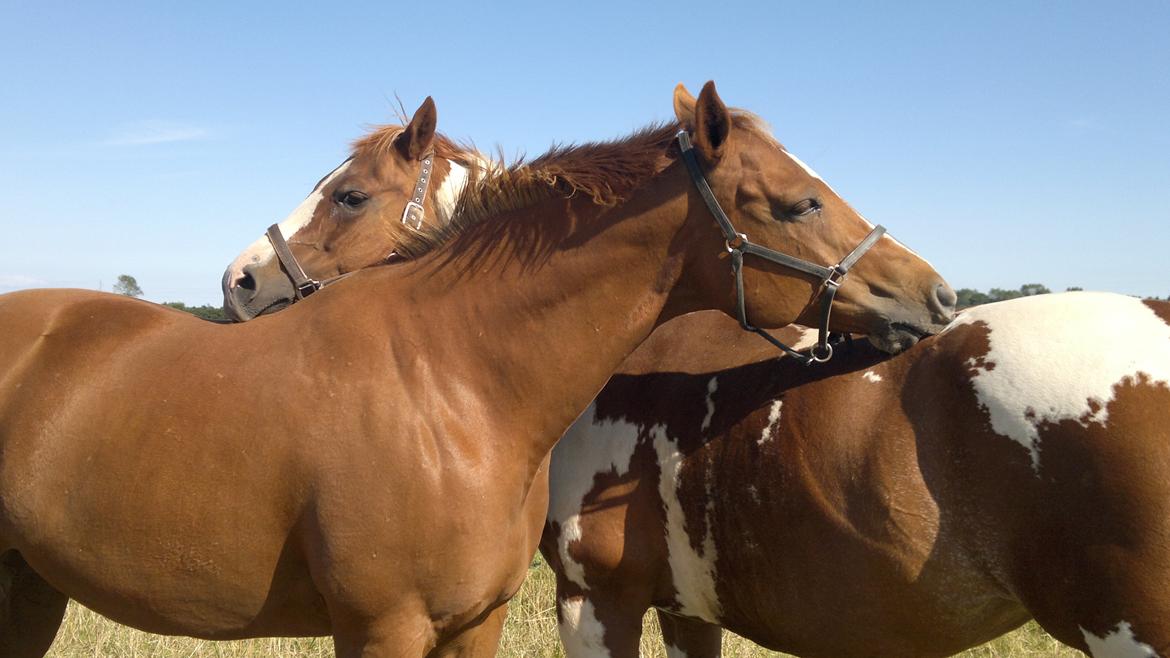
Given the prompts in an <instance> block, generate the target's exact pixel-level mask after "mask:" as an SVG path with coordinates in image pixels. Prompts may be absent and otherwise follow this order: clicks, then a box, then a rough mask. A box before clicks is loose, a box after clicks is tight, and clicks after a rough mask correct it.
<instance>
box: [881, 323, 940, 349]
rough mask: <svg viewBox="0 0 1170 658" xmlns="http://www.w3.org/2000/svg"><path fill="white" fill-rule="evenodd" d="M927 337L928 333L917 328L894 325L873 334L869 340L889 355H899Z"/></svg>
mask: <svg viewBox="0 0 1170 658" xmlns="http://www.w3.org/2000/svg"><path fill="white" fill-rule="evenodd" d="M927 335H929V334H928V332H926V331H923V330H921V329H919V328H917V327H914V326H911V325H908V324H902V323H894V324H891V325H888V326H886V327H885V329H884V330H882V331H875V332H871V333H870V334H869V335H868V336H867V338H869V343H870V344H871V345H873V346H874V347H876V348H878V349H879V350H881V351H883V352H885V353H887V354H897V353H899V352H904V351H906V350H908V349H910V348H911V347H914V346H915V345H916V344H918V341H919V340H921V339H922V338H924V337H926V336H927Z"/></svg>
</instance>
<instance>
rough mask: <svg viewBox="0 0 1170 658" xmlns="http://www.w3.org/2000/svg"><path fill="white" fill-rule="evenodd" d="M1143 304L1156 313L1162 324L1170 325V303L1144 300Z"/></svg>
mask: <svg viewBox="0 0 1170 658" xmlns="http://www.w3.org/2000/svg"><path fill="white" fill-rule="evenodd" d="M1142 303H1143V304H1145V305H1146V308H1149V309H1150V310H1151V311H1153V312H1154V315H1156V316H1158V317H1159V318H1161V319H1162V322H1165V323H1166V324H1168V325H1170V302H1163V301H1160V300H1157V299H1143V300H1142Z"/></svg>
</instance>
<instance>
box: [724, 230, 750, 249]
mask: <svg viewBox="0 0 1170 658" xmlns="http://www.w3.org/2000/svg"><path fill="white" fill-rule="evenodd" d="M735 237H736V238H738V239H739V242H736V243H735V244H734V245H732V244H731V240H724V241H723V247H724V248H725V249H727V253H729V254H730V253H731V252H733V251H735V250H737V249H741V248H743V246H744V245H745V244H747V243H748V236H747V233H736V234H735Z"/></svg>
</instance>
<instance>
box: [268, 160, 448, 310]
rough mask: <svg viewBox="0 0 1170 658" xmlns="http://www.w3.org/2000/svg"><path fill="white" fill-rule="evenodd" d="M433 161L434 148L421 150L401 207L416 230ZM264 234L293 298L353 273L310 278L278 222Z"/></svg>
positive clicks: (418, 227)
mask: <svg viewBox="0 0 1170 658" xmlns="http://www.w3.org/2000/svg"><path fill="white" fill-rule="evenodd" d="M434 161H435V152H434V151H427V152H426V153H424V154H423V156H422V165H421V166H420V167H419V171H418V178H417V179H416V180H415V181H414V187H413V188H412V189H411V191H410V201H407V202H406V207H405V208H403V210H402V223H403V224H405V225H406V226H407V227H408V228H411V229H413V230H415V231H421V230H422V227H423V218H424V217H425V214H424V211H423V205H422V204H423V200H424V199H426V198H427V188H428V187H429V186H430V184H431V172H432V171H433V170H434V165H433V163H434ZM264 234H265V235H267V236H268V241H269V242H270V243H272V249H273V251H275V252H276V257H277V258H278V259H279V260H280V264H281V265H282V266H283V267H284V272H285V274H286V275H288V279H289V281H291V282H292V285H293V290H294V291H296V297H297V299H296V301H300V300H302V299H304V298H305V297H308V296H309V295H311V294H313V293H315V292H317V291H318V290H320V289H322V288H324V287H325V286H327V285H329V284H331V283H336V282H337V281H339V280H341V279H344V278H345V277H347V276H349V275H350V274H352V272H346V273H345V274H339V275H337V276H333V277H329V278H328V279H325V280H322V281H318V280H316V279H313V278H310V277H309V276H308V275H307V274H305V269H304V268H303V267H301V264H300V263H299V262H297V257H296V256H294V255H293V252H292V250H291V249H289V248H288V242H286V241H285V239H284V234H283V233H281V232H280V225H279V224H273V225H272V226H269V227H268V230H267V231H265V233H264Z"/></svg>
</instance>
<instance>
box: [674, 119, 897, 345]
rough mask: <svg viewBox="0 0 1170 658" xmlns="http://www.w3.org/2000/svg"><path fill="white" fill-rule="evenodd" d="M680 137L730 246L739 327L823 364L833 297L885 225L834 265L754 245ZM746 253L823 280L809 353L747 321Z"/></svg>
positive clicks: (685, 136)
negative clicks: (818, 318)
mask: <svg viewBox="0 0 1170 658" xmlns="http://www.w3.org/2000/svg"><path fill="white" fill-rule="evenodd" d="M677 139H678V145H679V149H680V150H681V152H682V159H683V162H685V163H686V166H687V171H688V172H690V175H691V180H692V181H694V183H695V188H696V189H697V190H698V192H699V196H701V197H702V198H703V201H704V203H706V204H707V209H708V210H710V211H711V214H712V215H713V216H714V217H715V222H716V223H717V224H719V229H720V230H721V231H722V232H723V237H724V241H725V242H724V244H725V245H726V247H727V251H728V252H729V253H730V254H731V270H732V272H733V273H734V274H735V298H736V315H737V316H738V318H737V319H738V320H739V326H741V327H743V328H744V329H746V330H747V331H751V332H754V333H757V334H759V335H760V336H761V337H763V338H764V339H765V340H767V341H768V342H769V343H771V344H772V345H775V346H776V347H777V348H779V349H781V350H783V351H784V352H786V353H787V354H789V355H791V356H793V357H795V358H797V359H800V360H801V361H803V362H805V363H813V362H817V363H823V362H825V361H828V360H829V359H830V358H832V356H833V345H832V343H830V342H829V314H830V313H831V311H832V309H833V299H834V298H836V296H837V289H838V288H840V287H841V283H842V281H843V280H844V279H845V275H846V274H848V273H849V269H850V268H851V267H853V265H854V263H856V262H857V261H858V259H860V258H861V257H862V256H863V255H865V252H867V251H869V249H870V247H873V246H874V245H875V244H877V241H878V240H879V239H881V237H882V235H884V234H885V232H886V229H885V228H884V227H882V226H876V227H874V229H873V230H872V231H870V232H869V235H867V236H865V239H863V240H862V241H861V242H860V243H859V244H858V245H857V246H856V247H854V248H853V251H851V252H849V255H847V256H845V258H842V259H841V261H840V262H839V263H837V264H836V265H833V266H831V267H825V266H824V265H817V264H816V263H812V262H809V261H807V260H802V259H800V258H796V257H794V256H789V255H788V254H783V253H780V252H779V251H775V250H773V249H769V248H768V247H764V246H761V245H758V244H755V243H753V242H751V241H750V240H748V236H747V235H746V234H744V233H739V232H738V231H736V230H735V226H733V225H732V223H731V218H729V217H728V216H727V213H725V212H723V208H722V207H721V206H720V205H719V201H718V200H717V199H716V198H715V193H714V192H712V191H711V186H710V185H709V184H708V183H707V179H706V177H705V176H703V170H702V168H700V167H699V160H698V158H697V157H695V152H694V147H693V146H692V144H691V136H690V135H688V134H687V132H686V131H685V130H680V131H679V133H678V135H677ZM744 254H752V255H753V256H758V257H760V258H763V259H764V260H767V261H771V262H773V263H776V264H777V265H782V266H784V267H787V268H790V269H794V270H798V271H800V272H805V273H806V274H812V275H813V276H816V277H818V278H820V279H821V288H820V292H819V293H818V296H819V297H820V298H821V322H820V328H819V330H818V336H817V344H816V345H815V346H814V347H813V348H812V350H810V351H809V353H808V354H805V353H803V352H798V351H796V350H795V349H793V348H791V347H789V346H788V345H785V344H784V343H781V342H780V341H779V340H777V339H776V338H775V337H774V336H772V334H770V333H768V332H767V331H765V330H763V329H760V328H759V327H756V326H754V325H752V324H751V323H750V322H748V319H747V306H746V304H745V302H744V288H743V257H744Z"/></svg>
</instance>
